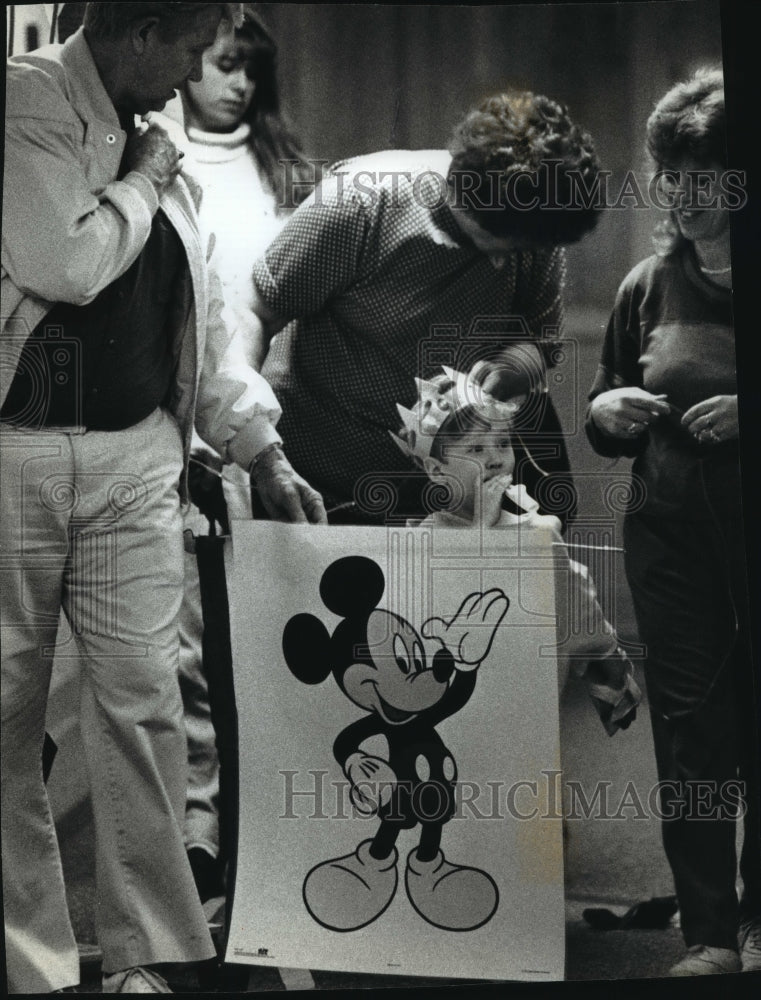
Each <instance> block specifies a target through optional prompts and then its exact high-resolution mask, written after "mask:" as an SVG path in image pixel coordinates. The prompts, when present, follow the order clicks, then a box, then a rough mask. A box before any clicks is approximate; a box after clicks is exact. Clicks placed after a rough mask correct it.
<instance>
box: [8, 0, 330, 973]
mask: <svg viewBox="0 0 761 1000" xmlns="http://www.w3.org/2000/svg"><path fill="white" fill-rule="evenodd" d="M239 7H240V5H239V4H213V3H210V4H207V3H200V4H199V3H134V4H133V3H120V4H112V3H91V4H88V8H87V12H86V15H85V24H84V27H83V29H80V30H79V31H78V32H77V33H76V34H75V35H73V36H72V37H71V38H70V39H68V40H67V42H66V43H65V44H64V45H63V46H59V45H55V46H49V47H46V48H44V49H40V50H37V51H35V52H33V53H30V54H28V55H25V56H18V57H15V58H14V59H11V60H10V62H9V69H8V77H7V107H6V138H5V170H4V186H3V233H2V310H1V315H2V351H3V364H2V366H0V368H1V369H2V371H1V375H2V385H0V388H1V389H2V397H1V405H2V409H0V424H1V426H0V458H1V459H2V491H1V492H0V501H1V502H2V510H1V515H2V522H1V524H2V584H1V585H0V593H2V627H3V634H2V638H3V650H2V653H3V660H2V764H3V767H2V859H3V894H4V909H5V935H6V955H7V965H8V980H9V982H8V986H9V990H10V992H13V993H45V992H54V991H56V990H59V989H63V988H66V987H71V986H73V985H75V984H76V983H78V981H79V963H78V954H77V946H76V942H75V940H74V937H73V933H72V929H71V924H70V921H69V915H68V911H67V905H66V896H65V892H64V884H63V879H62V874H61V863H60V857H59V851H58V846H57V842H56V838H55V831H54V828H53V823H52V819H51V814H50V807H49V804H48V800H47V796H46V793H45V787H44V784H43V781H42V773H41V767H40V754H41V748H42V741H43V735H44V729H45V710H46V702H47V693H48V687H49V683H50V675H51V667H52V663H53V653H54V650H57V652H56V655H57V656H65V655H77V656H79V657H80V658H81V662H82V671H81V684H82V702H81V729H82V736H83V743H84V747H85V754H86V760H87V765H88V770H89V774H90V782H91V789H92V804H93V812H94V818H95V832H96V865H97V906H96V929H97V935H98V941H99V944H100V946H101V948H102V951H103V973H104V983H103V989H104V992H117V993H118V992H121V993H130V992H142V993H151V992H154V993H155V992H171V990H170V989H169V987H168V985H167V984H166V982H165V981H164V980H163V979H162V978H161V977H160V976H159V975H158V974H157V973H156V971H155V970H154V969H152V968H151V966H154V965H156V964H158V963H185V962H199V961H203V960H204V959H208V958H211V957H213V956H214V954H215V952H214V947H213V943H212V941H211V938H210V935H209V932H208V929H207V925H206V920H205V917H204V914H203V911H202V909H201V905H200V903H199V900H198V896H197V893H196V889H195V885H194V882H193V878H192V875H191V872H190V868H189V865H188V862H187V857H186V854H185V849H184V845H183V838H182V821H183V814H184V802H185V784H186V763H187V762H186V743H185V732H184V727H183V720H182V704H181V700H180V694H179V687H178V682H177V662H178V630H177V623H176V617H177V611H178V608H179V605H180V601H181V598H182V576H183V543H182V519H181V503H182V502H183V501H184V499H185V498H186V470H187V458H188V453H189V447H190V440H191V434H192V429H193V424H194V422H195V426H196V428H197V429H198V431H199V433H200V434H201V435H202V437H204V438H205V439H206V440H207V441H208V442H209V443H210V444H211V445H212V446H213V447H214V448H215V449H217V451H219V452H220V453H221V454H222V455H223V456H224V458H225V459H226V460H227V461H231V462H236V463H238V464H239V465H241V466H243V467H244V468H247V469H249V470H250V471H251V475H252V479H253V482H254V485H255V487H256V489H257V491H258V493H259V496H260V499H261V500H262V502H263V503H264V505H265V507H266V508H267V510H268V511H269V513H270V514H271V515H272V516H273V517H276V518H281V519H285V520H300V521H305V520H309V521H314V522H318V521H324V520H325V514H324V508H323V505H322V501H321V498H320V497H319V494H317V493H316V492H315V491H314V490H312V489H311V487H309V486H308V484H307V483H306V482H305V481H304V480H303V479H301V478H300V477H299V476H297V475H296V474H295V473H294V471H293V469H292V468H291V466H290V463H289V462H288V460H287V459H286V458H285V456H284V454H283V452H282V449H281V447H280V444H281V439H280V437H279V435H278V433H277V430H276V428H275V424H276V422H277V420H278V418H279V416H280V407H279V405H278V402H277V400H276V399H275V396H274V394H273V393H272V390H271V389H270V387H269V385H268V384H267V382H266V381H265V380H264V379H263V378H262V377H261V376H260V375H259V374H258V373H257V372H256V371H254V370H253V369H251V368H247V367H242V366H241V365H240V364H236V363H235V362H234V360H233V357H234V352H232V351H230V350H229V348H230V341H231V333H230V332H229V331H228V330H227V329H226V328H225V326H224V323H223V322H222V320H221V318H220V312H221V306H222V298H221V293H220V286H219V282H218V279H217V278H216V276H215V275H214V274H213V272H212V271H211V270H210V268H209V267H208V265H207V259H208V256H209V253H210V250H211V248H210V247H206V246H203V245H202V241H201V238H200V236H199V230H198V225H197V215H196V209H197V205H196V204H195V203H194V197H195V195H194V192H193V191H192V190H191V186H189V182H187V181H186V179H185V178H184V177H183V175H182V173H181V154H180V153H179V152H178V150H177V149H176V147H175V146H174V145H173V143H172V142H171V141H170V139H169V138H168V136H167V134H166V133H165V132H164V131H162V130H161V129H160V128H159V127H158V126H157V125H155V124H153V125H149V126H146V124H145V123H144V122H142V123H139V124H138V125H137V126H136V120H137V119H136V116H144V115H146V114H147V113H148V112H150V111H159V110H161V108H162V107H163V106H164V104H165V103H166V102H167V101H168V100H169V99H170V98H171V97H172V96H174V92H175V89H176V88H178V87H180V86H181V85H182V84H183V83H184V82H185V81H186V80H188V79H190V80H194V79H196V80H197V79H200V78H201V72H202V71H201V56H202V54H203V51H204V50H205V49H206V48H207V47H208V46H209V45H211V44H212V43H213V42H214V39H215V37H216V33H217V27H218V25H219V23H220V20H221V18H223V17H224V18H226V19H228V20H229V19H231V18H232V19H235V18H236V17H238V15H239V11H238V10H237V8H239ZM61 609H63V611H64V613H65V616H66V618H67V620H68V624H69V626H70V634H69V635H68V636H65V635H59V634H58V621H59V613H60V610H61ZM56 643H58V645H57V646H56Z"/></svg>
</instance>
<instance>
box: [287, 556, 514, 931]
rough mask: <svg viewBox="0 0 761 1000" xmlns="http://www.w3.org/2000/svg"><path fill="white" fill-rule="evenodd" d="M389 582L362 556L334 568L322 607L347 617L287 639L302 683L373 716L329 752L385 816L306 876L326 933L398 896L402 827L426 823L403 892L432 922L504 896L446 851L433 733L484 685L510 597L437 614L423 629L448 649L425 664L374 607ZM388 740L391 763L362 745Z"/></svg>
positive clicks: (411, 640)
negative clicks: (446, 615) (479, 672)
mask: <svg viewBox="0 0 761 1000" xmlns="http://www.w3.org/2000/svg"><path fill="white" fill-rule="evenodd" d="M384 589H385V580H384V576H383V572H382V571H381V569H380V567H379V566H378V565H377V564H376V563H375V562H373V561H372V560H371V559H367V558H365V557H364V556H347V557H345V558H342V559H338V560H337V561H336V562H334V563H332V564H331V565H330V566H329V567H328V568H327V569H326V570H325V572H324V573H323V575H322V579H321V581H320V596H321V598H322V600H323V602H324V604H325V606H326V607H327V608H328V609H329V610H330V611H332V612H333V613H334V614H337V615H340V616H341V617H343V619H344V621H342V622H340V623H339V625H338V626H337V627H336V630H335V632H334V633H333V635H332V637H331V635H330V633H329V632H328V630H327V628H326V627H325V625H324V624H323V623H322V622H321V621H320V620H319V619H318V618H316V617H315V616H314V615H311V614H299V615H295V616H294V617H293V618H291V619H290V621H289V622H288V623H287V624H286V626H285V629H284V632H283V653H284V656H285V661H286V663H287V664H288V667H289V668H290V670H291V672H292V673H293V674H294V676H295V677H297V678H298V679H299V680H300V681H303V683H305V684H320V683H321V682H322V681H324V680H325V679H326V678H327V676H328V674H330V673H331V671H332V673H333V676H334V678H335V680H336V683H337V684H338V686H339V688H340V689H341V691H343V693H344V694H345V695H346V697H347V698H349V700H350V701H352V702H354V704H355V705H359V707H360V708H362V709H364V710H365V712H366V713H367V714H366V715H365V716H363V717H362V718H361V719H358V720H357V721H356V722H353V723H352V724H351V725H349V726H347V727H346V728H345V729H344V730H343V731H342V732H341V733H339V735H338V736H337V738H336V740H335V742H334V744H333V753H334V755H335V758H336V760H337V761H338V763H339V765H340V766H341V767H342V768H343V771H344V773H345V775H346V777H347V778H348V780H349V782H350V786H351V789H350V797H351V801H352V802H353V804H354V806H355V807H356V808H357V810H358V811H360V812H363V813H365V814H366V815H370V814H372V813H377V815H378V817H379V819H380V825H379V827H378V829H377V831H376V833H375V836H374V837H373V838H372V840H365V841H363V842H362V843H361V844H359V846H358V847H357V848H356V850H355V851H353V852H352V853H351V854H347V855H344V856H342V857H339V858H334V859H332V860H330V861H325V862H322V863H321V864H319V865H317V866H316V867H314V868H312V870H311V871H310V872H309V873H308V874H307V876H306V878H305V880H304V886H303V894H304V902H305V904H306V907H307V910H308V911H309V913H310V914H311V915H312V917H314V919H315V920H316V921H317V922H318V923H319V924H321V925H322V926H323V927H327V928H329V929H331V930H336V931H351V930H357V929H358V928H360V927H364V926H366V925H367V924H369V923H371V922H372V921H373V920H375V919H377V918H378V917H379V916H380V915H381V913H383V912H384V910H385V909H386V908H387V907H388V906H389V904H390V903H391V900H392V899H393V898H394V894H395V892H396V887H397V881H398V875H397V868H396V863H397V860H398V853H397V850H396V846H395V844H396V839H397V837H398V836H399V833H400V831H401V830H405V829H412V828H413V827H414V826H416V825H417V824H418V823H419V824H420V827H421V832H420V840H419V843H418V846H417V848H416V849H413V850H412V851H411V852H410V853H409V855H408V857H407V867H406V872H405V886H406V889H407V895H408V897H409V899H410V902H411V903H412V905H413V907H414V908H415V910H417V912H418V913H419V914H420V916H421V917H423V919H424V920H427V921H428V923H430V924H433V925H434V926H435V927H441V928H443V929H446V930H452V931H468V930H474V929H475V928H476V927H480V926H482V925H483V924H485V923H486V922H487V921H488V920H490V919H491V917H492V916H493V914H494V912H495V910H496V909H497V904H498V901H499V893H498V891H497V886H496V884H495V883H494V880H493V879H492V878H491V876H490V875H488V874H487V873H486V872H484V871H481V870H480V869H478V868H470V867H467V866H465V865H457V864H453V863H452V862H450V861H447V860H446V858H445V857H444V854H443V852H442V850H441V847H440V842H441V833H442V828H443V826H444V824H445V823H446V822H447V821H448V820H449V819H450V817H451V816H452V814H453V812H454V808H455V784H456V779H457V769H456V767H455V762H454V759H453V757H452V755H451V753H450V751H449V750H448V748H447V747H446V745H445V744H444V742H443V740H442V739H441V737H440V736H439V734H438V733H437V732H436V729H435V726H436V725H437V724H438V723H439V722H441V721H442V719H446V718H447V717H448V716H450V715H454V713H455V712H458V711H459V710H460V709H461V708H462V707H463V706H464V705H465V704H466V703H467V702H468V700H469V698H470V696H471V695H472V693H473V689H474V688H475V684H476V668H477V667H478V666H479V664H480V663H482V662H483V660H485V659H486V657H487V655H488V653H489V650H490V649H491V645H492V641H493V638H494V634H495V631H496V629H497V627H498V626H499V624H500V622H501V621H502V619H503V618H504V616H505V613H506V612H507V609H508V606H509V601H508V599H507V597H506V596H505V594H504V593H503V592H502V591H501V590H499V589H496V588H495V589H492V590H488V591H486V592H485V593H480V592H476V593H473V594H470V595H468V597H466V598H465V600H464V601H463V602H462V604H461V606H460V608H459V609H458V611H457V613H456V614H455V616H454V617H453V618H452V619H451V621H449V622H446V621H444V620H443V619H441V618H430V619H429V620H428V621H426V622H425V623H424V624H423V626H422V628H421V632H422V634H423V636H425V637H426V638H429V639H436V640H438V642H439V643H440V648H439V649H438V650H437V651H436V653H435V654H434V656H433V659H432V662H431V663H430V664H429V663H428V661H427V659H426V654H425V650H424V648H423V641H422V639H421V637H420V635H418V633H417V632H416V630H415V628H414V627H413V626H412V625H411V624H410V623H409V622H407V621H405V620H404V619H403V618H400V617H399V616H398V615H395V614H393V613H392V612H390V611H386V610H383V609H382V608H379V607H378V602H379V601H380V599H381V597H382V596H383V591H384ZM378 735H382V736H384V737H385V738H386V740H387V743H388V748H389V752H388V758H389V759H388V760H387V761H386V760H383V759H382V758H380V757H374V756H370V755H369V754H367V753H364V752H363V751H362V750H361V749H360V746H361V744H362V743H364V742H365V741H366V740H368V739H370V738H371V737H373V736H378Z"/></svg>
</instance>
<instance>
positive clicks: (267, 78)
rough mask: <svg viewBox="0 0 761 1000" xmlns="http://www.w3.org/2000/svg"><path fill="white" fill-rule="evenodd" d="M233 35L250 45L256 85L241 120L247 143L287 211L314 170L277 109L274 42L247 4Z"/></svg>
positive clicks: (306, 189)
mask: <svg viewBox="0 0 761 1000" xmlns="http://www.w3.org/2000/svg"><path fill="white" fill-rule="evenodd" d="M235 37H236V38H245V39H247V40H248V41H250V42H251V43H253V46H254V48H253V51H252V54H251V59H250V63H251V67H252V68H251V71H250V72H251V73H252V74H253V77H252V78H253V81H254V83H255V84H256V88H255V90H254V97H253V100H252V101H251V104H250V105H249V107H248V109H247V111H246V113H245V115H244V116H243V121H244V122H247V123H248V124H249V125H250V126H251V137H250V139H249V144H250V146H251V149H252V151H253V154H254V156H255V157H256V162H257V164H258V166H259V170H260V171H261V174H262V176H263V178H264V179H265V181H266V182H267V183H268V184H269V186H270V189H271V190H272V193H273V194H274V195H275V200H276V202H277V205H278V209H279V210H280V211H289V210H290V209H292V208H295V207H296V206H297V205H298V204H300V203H301V202H302V201H303V200H304V199H305V198H306V197H307V195H308V194H309V193H310V191H311V189H312V187H313V186H314V183H315V173H314V167H313V165H312V164H310V163H309V162H308V161H307V159H306V157H305V155H304V153H303V152H302V150H301V147H300V145H299V143H298V141H297V139H296V137H295V135H294V134H293V132H292V131H291V128H290V125H289V123H288V122H287V120H286V118H285V116H284V115H283V112H282V111H281V109H280V91H279V88H278V83H277V46H276V44H275V40H274V39H273V37H272V35H271V34H270V33H269V31H268V30H267V28H266V27H265V25H264V24H263V22H262V21H261V19H260V18H259V17H258V16H257V15H256V13H255V12H254V11H253V10H251V9H250V8H249V7H246V8H245V10H244V17H243V24H242V26H241V27H240V28H237V29H236V32H235ZM288 161H291V162H290V163H288Z"/></svg>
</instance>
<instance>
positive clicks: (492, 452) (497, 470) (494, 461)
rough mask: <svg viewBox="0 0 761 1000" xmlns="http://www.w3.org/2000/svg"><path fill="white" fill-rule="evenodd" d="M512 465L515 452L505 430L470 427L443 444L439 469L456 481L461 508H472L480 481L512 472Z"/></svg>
mask: <svg viewBox="0 0 761 1000" xmlns="http://www.w3.org/2000/svg"><path fill="white" fill-rule="evenodd" d="M514 467H515V454H514V453H513V446H512V442H511V439H510V435H509V433H507V432H506V431H505V430H502V431H499V430H495V429H493V428H489V429H488V430H474V431H470V433H468V434H466V435H464V436H463V437H460V438H456V439H453V440H452V442H451V443H448V444H445V445H444V449H443V460H442V462H441V470H442V472H444V473H445V474H446V475H447V476H450V477H452V478H453V479H456V480H457V482H458V483H459V485H460V488H461V490H462V493H463V500H462V507H463V508H464V509H465V510H469V511H473V509H474V506H475V503H476V501H477V499H479V498H480V497H481V494H482V489H483V485H484V483H487V482H489V480H491V479H494V478H495V477H496V476H506V475H512V472H513V469H514Z"/></svg>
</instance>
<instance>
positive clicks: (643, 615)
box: [624, 510, 761, 948]
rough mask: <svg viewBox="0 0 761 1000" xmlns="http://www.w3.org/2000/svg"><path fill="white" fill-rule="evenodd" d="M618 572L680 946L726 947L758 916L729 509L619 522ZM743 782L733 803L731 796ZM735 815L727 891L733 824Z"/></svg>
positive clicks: (754, 758)
mask: <svg viewBox="0 0 761 1000" xmlns="http://www.w3.org/2000/svg"><path fill="white" fill-rule="evenodd" d="M624 539H625V546H626V572H627V577H628V580H629V585H630V588H631V592H632V597H633V600H634V608H635V612H636V616H637V622H638V626H639V632H640V638H641V640H642V641H643V642H644V643H645V644H646V647H647V656H646V662H645V677H646V681H647V690H648V696H649V700H650V714H651V721H652V727H653V740H654V744H655V754H656V761H657V766H658V777H659V780H660V781H661V782H668V785H664V786H662V792H661V810H662V813H663V817H664V818H663V826H662V832H663V843H664V847H665V850H666V855H667V857H668V860H669V864H670V865H671V870H672V872H673V876H674V884H675V887H676V893H677V897H678V899H679V907H680V913H681V925H682V932H683V934H684V939H685V942H686V944H687V945H688V946H690V945H694V944H705V945H711V946H713V947H718V948H737V929H738V922H739V920H740V919H743V918H745V917H748V916H760V915H761V833H760V832H759V762H758V755H759V745H758V739H757V721H756V711H757V709H756V705H757V701H756V696H755V693H754V680H753V671H752V661H751V654H750V641H749V634H748V633H749V629H748V606H747V588H746V576H745V553H744V545H743V533H742V523H741V519H740V512H739V510H730V511H725V512H723V513H722V515H721V516H717V517H716V518H715V519H714V520H706V521H698V522H690V521H686V520H678V519H674V520H670V519H665V518H658V517H652V516H648V515H645V514H630V515H629V516H628V517H627V519H626V523H625V527H624ZM738 778H739V782H740V783H744V795H742V797H741V798H740V796H739V795H738V789H740V787H741V786H740V784H739V783H738ZM738 799H739V800H740V801H741V802H742V803H743V804H744V806H745V808H746V810H747V811H746V813H745V820H744V840H743V849H742V855H741V859H740V872H741V875H742V878H743V883H744V890H743V895H742V899H741V901H740V904H739V909H738V901H737V896H736V891H735V879H736V853H735V815H736V809H735V808H733V804H736V803H737V802H738Z"/></svg>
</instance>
